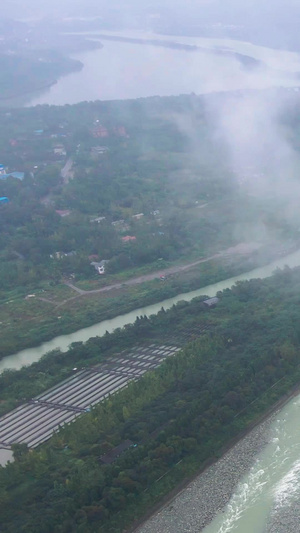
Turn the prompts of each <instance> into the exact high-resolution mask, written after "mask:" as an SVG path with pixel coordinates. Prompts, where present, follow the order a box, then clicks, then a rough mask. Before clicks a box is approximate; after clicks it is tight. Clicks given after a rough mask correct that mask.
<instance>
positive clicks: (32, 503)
mask: <svg viewBox="0 0 300 533" xmlns="http://www.w3.org/2000/svg"><path fill="white" fill-rule="evenodd" d="M299 288H300V269H295V270H290V269H285V270H283V271H278V272H277V273H276V274H275V275H274V276H273V277H272V278H267V279H265V280H251V281H249V282H244V283H238V284H237V285H235V286H234V287H233V289H232V290H226V291H224V292H223V293H221V294H219V296H220V298H221V301H220V303H219V305H218V306H217V307H216V308H215V309H210V310H207V309H206V308H205V306H204V305H203V304H202V303H201V300H200V299H196V300H194V301H192V302H191V303H190V304H187V303H183V304H182V305H178V306H174V307H173V308H172V309H171V310H170V311H167V312H160V313H159V314H158V315H157V316H154V317H151V319H150V320H148V319H145V318H140V319H139V320H137V322H136V324H135V325H134V326H130V327H128V328H126V329H125V331H123V332H122V331H117V332H115V333H114V334H113V335H106V336H104V337H102V338H98V339H94V340H92V341H89V342H88V343H87V344H86V345H82V344H81V343H76V344H74V345H73V346H72V347H71V349H70V350H69V352H67V353H66V354H57V355H58V357H57V358H55V357H54V359H53V360H54V361H55V360H57V361H58V360H60V358H63V364H64V365H66V366H67V365H68V364H70V363H71V362H72V363H74V361H78V360H79V358H80V357H84V356H85V357H86V362H87V363H88V362H89V361H94V360H95V359H96V357H97V355H96V354H97V353H98V361H99V359H100V358H103V357H104V358H105V357H107V356H109V354H111V353H112V350H115V351H116V350H117V346H118V347H121V346H122V347H123V349H124V347H126V346H128V347H129V346H132V345H134V344H135V345H136V343H137V340H138V339H139V338H140V331H141V329H142V330H143V338H144V339H145V341H146V340H147V337H148V336H149V339H151V340H152V341H153V339H155V338H157V339H160V341H161V342H163V341H164V339H165V338H166V337H165V335H166V333H167V332H169V334H171V333H172V332H173V335H174V343H176V337H177V339H179V338H180V336H183V337H184V333H185V332H186V331H187V329H188V328H190V330H191V328H192V329H193V328H195V326H196V325H197V324H198V327H199V328H200V329H201V328H202V330H203V331H204V330H205V327H204V325H205V326H206V333H204V334H203V335H202V336H201V337H199V338H197V337H196V338H195V340H192V341H190V342H189V343H188V344H186V345H185V346H184V347H183V349H182V350H181V351H180V352H178V353H177V354H176V356H174V357H171V358H169V359H168V360H166V361H165V362H164V363H163V364H162V365H161V366H160V367H159V368H158V369H157V370H156V371H155V372H150V373H147V374H145V375H144V376H143V378H142V379H140V380H138V381H136V382H133V383H131V384H130V385H129V386H128V387H127V388H126V389H124V390H122V391H121V392H118V393H117V394H115V395H113V396H112V397H110V398H108V399H107V400H105V401H104V402H102V403H100V404H98V405H96V406H95V407H93V409H92V411H91V412H90V413H86V414H84V415H82V416H80V417H79V418H78V419H77V420H76V421H75V422H74V423H72V424H70V425H67V426H65V427H64V428H63V429H61V430H60V432H59V433H57V434H56V435H54V436H53V438H52V439H50V441H49V442H48V443H47V444H44V445H42V446H40V447H39V448H38V449H37V450H34V451H31V452H27V451H26V449H23V447H20V446H15V447H14V454H15V458H16V460H15V462H14V463H13V464H9V465H8V466H7V467H6V468H4V469H1V470H0V487H1V490H0V510H1V517H2V530H3V531H4V532H5V533H6V532H7V533H10V532H13V531H16V530H18V531H24V532H25V531H36V532H44V531H49V532H51V533H52V532H56V531H57V532H58V531H78V530H79V531H86V532H95V531H99V532H101V531H103V530H104V531H106V532H107V533H110V532H115V533H117V532H118V531H120V532H121V531H123V530H124V527H125V526H126V525H128V524H129V523H130V522H131V521H132V520H133V519H134V518H135V517H137V516H140V515H141V514H142V513H143V512H145V511H146V510H147V509H148V508H149V506H151V505H153V504H154V503H155V502H156V501H158V500H159V499H160V498H161V497H162V496H163V495H164V494H166V493H167V492H168V491H169V490H171V489H172V488H173V487H174V486H176V484H177V483H179V482H180V481H181V480H182V479H183V478H184V477H185V476H187V475H190V474H191V473H193V472H195V471H196V470H197V469H199V465H201V464H204V462H205V461H206V460H207V459H208V458H211V457H213V456H214V455H217V454H218V453H219V450H220V449H221V448H222V446H224V444H226V443H228V442H229V441H230V440H231V439H232V438H233V437H234V436H235V435H237V434H238V433H239V432H240V431H241V430H242V429H244V428H245V427H247V424H249V422H250V421H252V420H253V419H255V417H257V416H258V414H259V413H261V412H262V411H263V410H265V409H266V408H267V407H268V406H270V405H272V403H274V402H275V401H276V400H277V399H278V398H279V397H280V396H281V395H282V394H284V393H286V392H287V391H288V390H289V389H290V388H291V387H292V386H293V385H295V384H297V383H299V381H300V360H299V355H298V352H299V346H300V331H299V309H300V307H299V303H300V302H299V298H300V297H299V294H300V292H299ZM80 354H81V355H80ZM93 354H94V355H93ZM52 357H53V354H52ZM68 362H69V363H68ZM39 364H44V365H45V366H46V365H47V358H45V359H44V361H42V362H41V363H39ZM28 371H30V369H28ZM32 371H33V372H34V369H32ZM4 378H6V379H7V380H8V383H9V380H10V375H9V373H6V374H5V375H4ZM126 439H130V440H132V441H133V442H134V443H136V444H137V446H136V447H134V448H130V449H129V450H127V451H126V452H124V453H123V454H121V455H120V456H119V458H118V459H116V461H115V462H113V463H111V464H108V465H107V464H106V465H104V464H102V463H101V460H100V457H101V455H103V454H105V453H106V452H107V451H108V450H110V449H111V448H113V447H114V446H117V445H119V444H120V443H121V442H123V441H124V440H126Z"/></svg>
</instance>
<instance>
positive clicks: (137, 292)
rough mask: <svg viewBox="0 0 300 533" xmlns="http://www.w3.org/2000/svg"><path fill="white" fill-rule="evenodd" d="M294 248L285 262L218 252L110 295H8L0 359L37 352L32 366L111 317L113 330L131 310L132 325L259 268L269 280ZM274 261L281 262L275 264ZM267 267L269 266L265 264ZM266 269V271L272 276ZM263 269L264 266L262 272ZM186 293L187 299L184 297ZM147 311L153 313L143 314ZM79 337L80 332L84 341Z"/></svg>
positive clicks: (262, 253) (265, 252) (1, 312)
mask: <svg viewBox="0 0 300 533" xmlns="http://www.w3.org/2000/svg"><path fill="white" fill-rule="evenodd" d="M297 246H299V244H298V243H295V244H294V245H293V246H292V247H291V248H290V249H289V250H287V249H286V250H285V253H287V251H289V252H290V254H289V255H288V256H284V252H283V251H282V250H281V251H280V249H279V248H274V247H273V248H272V250H270V249H266V248H262V249H261V250H257V251H256V252H255V253H252V254H250V255H249V254H248V255H247V254H244V255H243V254H239V253H228V254H227V255H226V253H225V252H223V253H222V254H221V255H220V256H219V257H216V258H215V259H213V260H212V259H211V258H210V259H208V260H207V259H206V260H205V259H204V260H203V259H201V260H200V261H199V264H195V262H194V263H193V265H194V266H193V265H192V267H190V266H189V265H188V268H186V266H183V265H181V266H180V265H176V267H174V268H175V269H176V272H173V273H169V274H168V275H167V277H166V279H165V280H160V272H155V273H151V274H149V275H146V276H145V277H146V278H148V277H149V280H148V281H146V280H145V279H144V277H143V276H142V277H141V276H140V277H139V279H140V280H141V282H140V283H136V281H134V280H124V281H122V283H115V284H114V289H113V290H109V291H108V290H107V287H106V288H105V287H104V288H103V287H102V288H101V287H100V290H98V289H95V290H94V291H84V290H82V288H81V287H80V293H79V292H77V291H74V289H71V288H70V287H67V286H66V285H62V286H58V287H57V288H53V291H52V292H50V291H49V289H48V290H47V292H46V291H43V293H42V294H40V291H39V293H37V294H36V297H35V298H29V299H26V298H25V299H24V296H22V297H21V298H20V297H19V298H18V299H14V296H13V295H12V297H10V298H9V299H8V300H9V301H8V304H6V303H5V305H3V306H2V307H1V308H0V321H1V322H2V324H1V328H2V330H1V336H2V345H1V350H0V359H3V360H4V359H5V358H7V357H11V356H10V354H15V355H16V356H18V355H19V353H21V352H18V351H19V350H20V351H22V352H23V351H24V350H28V349H31V348H32V349H33V350H37V351H38V352H39V356H38V358H37V359H35V358H32V357H29V359H30V361H28V363H29V362H30V363H31V362H34V361H35V360H38V359H39V358H40V357H41V355H43V354H45V353H46V352H47V351H49V350H52V349H56V348H60V347H61V346H62V344H61V342H60V343H59V344H57V343H56V342H55V340H56V339H57V338H58V337H62V336H63V337H66V342H65V348H64V347H63V348H62V349H63V350H64V349H67V347H68V345H69V344H70V343H71V342H76V341H78V340H83V341H85V340H87V339H88V338H89V337H91V336H95V335H99V334H101V333H100V329H101V328H99V325H101V323H102V321H105V322H106V324H105V326H106V329H108V331H112V329H111V328H110V324H109V323H108V322H109V321H111V320H113V319H115V317H117V318H118V317H120V316H121V320H120V322H118V320H116V323H115V324H114V326H113V327H114V328H117V327H123V326H124V325H125V324H126V323H128V321H129V320H127V322H124V321H123V320H122V317H123V316H125V314H127V313H133V314H134V310H136V313H135V314H134V317H133V322H134V320H135V318H136V316H138V315H140V314H149V313H157V312H158V311H159V310H160V308H161V307H162V306H165V305H168V302H167V300H170V305H173V303H176V301H178V298H179V299H182V300H183V299H185V300H190V299H191V298H194V297H195V296H197V295H199V294H202V295H205V294H207V295H208V296H210V295H211V293H208V292H207V288H208V289H209V290H211V288H212V285H213V284H218V285H216V288H215V291H214V294H212V295H213V296H214V295H215V294H216V292H217V291H218V290H223V288H227V286H228V285H227V284H226V280H228V282H229V287H231V286H232V285H234V283H235V282H236V281H240V280H243V279H247V277H248V274H249V273H250V274H251V275H252V276H253V277H261V276H263V275H264V274H263V271H262V274H261V273H260V272H261V271H260V270H259V271H257V272H256V271H254V270H253V269H255V268H257V267H262V269H263V270H264V269H265V268H266V269H267V270H268V275H271V274H272V272H273V270H275V269H276V267H277V266H278V267H281V268H282V267H284V265H285V264H289V266H291V267H294V266H298V265H299V264H300V253H299V258H298V257H296V259H294V254H293V253H291V252H293V251H294V250H295V249H296V247H297ZM234 249H235V248H231V249H230V250H231V251H232V250H234ZM296 255H297V252H296ZM276 257H277V258H278V257H280V258H279V259H277V260H276V262H274V259H275V258H276ZM290 260H291V263H290ZM270 261H273V262H272V263H271V264H270ZM268 263H269V264H270V265H271V266H270V268H271V270H270V269H269V266H268ZM266 264H267V266H264V265H266ZM172 269H173V267H172ZM234 276H236V278H234ZM141 278H142V279H141ZM153 278H154V279H153ZM219 283H220V284H221V285H219ZM224 283H225V285H224ZM116 287H118V288H116ZM77 288H78V287H77ZM102 289H104V291H103V290H102ZM71 291H72V292H71ZM196 291H199V292H198V293H197V292H196ZM32 292H35V291H34V290H33V291H32ZM72 293H73V294H72ZM189 293H190V294H191V297H189V296H188V294H189ZM173 298H174V300H173ZM171 300H172V301H171ZM148 306H154V307H152V308H151V309H149V311H148ZM146 307H147V309H145V308H146ZM87 328H91V329H92V331H91V333H90V335H89V337H88V336H86V335H85V329H87ZM106 329H105V330H106ZM105 330H104V333H105ZM80 331H82V332H83V337H81V335H80ZM78 333H79V335H78ZM42 343H45V344H46V349H45V350H43V349H42V346H43V345H42ZM63 344H64V341H63ZM16 352H17V353H16ZM27 355H29V353H28V354H27ZM27 355H26V357H27ZM12 357H14V355H12ZM28 363H27V364H28ZM23 364H26V363H23ZM4 368H10V366H6V365H5V366H4V367H3V365H2V364H0V371H1V370H3V369H4Z"/></svg>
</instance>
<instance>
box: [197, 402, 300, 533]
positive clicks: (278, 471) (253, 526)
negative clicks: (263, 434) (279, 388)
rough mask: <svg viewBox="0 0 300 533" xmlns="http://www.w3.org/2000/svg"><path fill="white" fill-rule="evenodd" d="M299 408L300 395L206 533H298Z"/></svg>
mask: <svg viewBox="0 0 300 533" xmlns="http://www.w3.org/2000/svg"><path fill="white" fill-rule="evenodd" d="M299 409H300V396H298V397H297V398H296V399H293V400H292V401H291V402H289V403H288V404H287V405H286V406H285V407H284V408H283V409H282V410H281V411H280V412H279V413H278V414H277V416H276V419H275V421H274V422H273V424H272V426H271V439H270V442H269V444H268V445H267V446H266V447H265V448H264V449H263V451H262V452H261V453H260V454H258V456H257V458H256V460H255V462H254V464H253V466H252V468H251V469H250V471H249V472H248V474H247V475H246V476H245V477H244V478H243V479H242V480H241V481H240V483H239V484H238V486H237V488H236V490H235V492H234V494H233V496H232V498H231V500H230V502H229V503H228V505H227V506H226V507H225V509H224V510H223V512H221V513H220V514H219V515H217V516H216V518H215V519H214V520H213V521H212V522H211V524H210V525H209V526H207V527H206V528H205V529H204V530H203V533H299V531H300V525H299V524H300V505H299V501H300V432H299Z"/></svg>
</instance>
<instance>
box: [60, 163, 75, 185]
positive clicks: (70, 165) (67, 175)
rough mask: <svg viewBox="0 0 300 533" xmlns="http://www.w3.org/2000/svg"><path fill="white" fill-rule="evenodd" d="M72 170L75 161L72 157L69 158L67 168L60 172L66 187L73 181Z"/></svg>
mask: <svg viewBox="0 0 300 533" xmlns="http://www.w3.org/2000/svg"><path fill="white" fill-rule="evenodd" d="M72 168H73V159H72V157H69V159H68V160H67V162H66V164H65V166H64V167H63V168H62V169H61V172H60V175H61V177H62V179H63V182H64V185H67V184H68V183H69V181H70V179H72V178H73V176H74V174H73V170H72Z"/></svg>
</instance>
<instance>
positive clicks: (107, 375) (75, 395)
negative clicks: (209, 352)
mask: <svg viewBox="0 0 300 533" xmlns="http://www.w3.org/2000/svg"><path fill="white" fill-rule="evenodd" d="M178 350H180V348H178V347H176V346H167V345H163V346H162V345H155V344H151V345H150V346H146V347H141V346H137V347H135V348H133V349H132V350H131V351H124V352H121V353H120V354H118V355H117V356H116V357H114V358H112V359H110V360H109V361H107V362H106V363H104V364H101V365H98V366H95V367H92V368H86V369H82V370H79V371H74V376H72V377H71V378H69V379H67V380H65V381H63V382H62V383H60V385H57V386H56V387H53V388H52V389H50V390H49V391H47V392H45V393H44V394H41V395H40V396H37V397H36V398H34V399H33V400H30V401H29V402H27V403H26V404H24V405H22V406H20V407H18V408H17V409H15V410H14V411H11V412H10V413H8V414H6V415H5V416H3V417H2V418H1V419H0V448H10V446H11V444H13V443H26V444H27V445H28V446H29V447H30V448H34V447H35V446H38V445H39V444H41V443H42V442H44V441H46V440H47V439H49V438H50V437H51V435H52V434H53V432H54V431H56V430H57V429H58V428H59V426H61V425H63V424H65V423H68V422H71V421H72V420H73V419H74V418H76V417H77V416H79V415H80V414H81V413H84V412H85V411H87V410H89V408H90V406H92V405H94V404H96V403H98V402H100V401H101V400H103V399H104V398H105V397H106V396H108V395H109V394H112V393H114V392H116V391H117V390H119V389H122V388H123V387H125V386H126V385H127V384H128V383H129V382H130V381H132V380H134V379H138V378H140V377H141V376H142V375H143V374H144V373H145V372H147V371H148V370H153V369H154V368H156V367H157V366H159V365H160V364H161V363H162V362H163V361H164V359H166V358H167V357H169V356H171V355H174V354H175V353H176V352H177V351H178Z"/></svg>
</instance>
